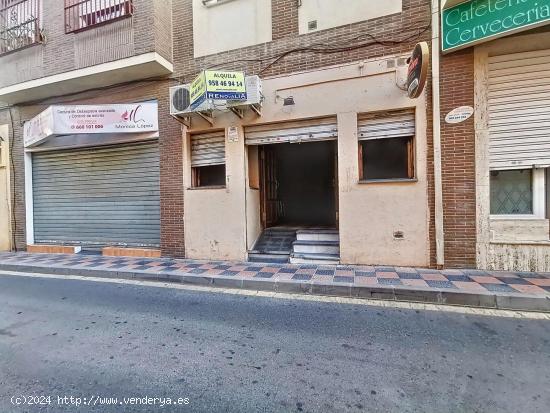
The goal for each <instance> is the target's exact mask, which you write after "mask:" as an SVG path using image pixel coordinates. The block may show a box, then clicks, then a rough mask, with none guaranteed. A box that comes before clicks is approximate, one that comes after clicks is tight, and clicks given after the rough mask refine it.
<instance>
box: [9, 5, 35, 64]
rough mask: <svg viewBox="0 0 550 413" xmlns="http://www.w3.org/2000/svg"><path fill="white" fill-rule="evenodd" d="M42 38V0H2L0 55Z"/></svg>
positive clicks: (29, 44)
mask: <svg viewBox="0 0 550 413" xmlns="http://www.w3.org/2000/svg"><path fill="white" fill-rule="evenodd" d="M40 40H41V34H40V0H0V55H2V54H6V53H10V52H13V51H16V50H19V49H23V48H24V47H27V46H31V45H33V44H35V43H38V42H40Z"/></svg>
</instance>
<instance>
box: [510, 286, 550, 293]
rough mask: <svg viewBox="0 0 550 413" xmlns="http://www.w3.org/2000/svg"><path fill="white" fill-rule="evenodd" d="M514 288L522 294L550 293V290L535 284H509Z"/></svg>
mask: <svg viewBox="0 0 550 413" xmlns="http://www.w3.org/2000/svg"><path fill="white" fill-rule="evenodd" d="M510 287H512V288H513V289H514V290H517V291H519V292H520V293H524V294H537V295H543V294H545V293H546V294H550V291H546V290H544V289H543V288H541V287H537V286H536V285H532V284H529V285H523V284H513V285H510Z"/></svg>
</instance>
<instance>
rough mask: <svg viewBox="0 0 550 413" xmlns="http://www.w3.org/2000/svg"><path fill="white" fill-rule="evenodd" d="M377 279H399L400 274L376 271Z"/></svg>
mask: <svg viewBox="0 0 550 413" xmlns="http://www.w3.org/2000/svg"><path fill="white" fill-rule="evenodd" d="M376 277H377V278H395V279H399V274H397V273H396V272H395V271H376Z"/></svg>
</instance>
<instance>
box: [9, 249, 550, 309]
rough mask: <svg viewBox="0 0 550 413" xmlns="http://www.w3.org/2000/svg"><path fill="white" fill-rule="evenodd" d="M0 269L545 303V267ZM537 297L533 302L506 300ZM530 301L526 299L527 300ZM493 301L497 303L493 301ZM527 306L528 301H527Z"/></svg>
mask: <svg viewBox="0 0 550 413" xmlns="http://www.w3.org/2000/svg"><path fill="white" fill-rule="evenodd" d="M0 270H9V271H27V272H37V273H40V272H46V273H57V274H74V275H90V276H92V275H93V276H101V277H122V278H139V279H153V280H159V281H174V282H184V283H200V284H212V285H216V286H223V287H235V288H249V289H259V290H273V291H284V292H301V293H312V294H328V295H346V296H355V297H363V298H386V299H387V298H390V299H404V300H413V301H424V302H440V303H448V304H465V305H476V306H487V307H502V308H516V309H538V310H546V309H548V310H550V274H541V273H531V272H500V271H481V270H466V269H463V270H454V269H453V270H443V271H438V270H433V269H421V268H402V267H378V266H374V267H373V266H344V265H338V266H319V265H292V264H260V263H247V262H226V261H195V260H171V259H139V258H125V257H124V258H121V257H103V256H96V255H81V254H77V255H55V254H27V253H0ZM527 299H538V300H537V308H518V305H516V304H511V302H512V301H514V302H515V303H520V302H525V303H527V302H528V301H529V300H527ZM531 301H532V300H531ZM499 302H500V304H499ZM527 307H529V306H527Z"/></svg>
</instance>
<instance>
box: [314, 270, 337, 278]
mask: <svg viewBox="0 0 550 413" xmlns="http://www.w3.org/2000/svg"><path fill="white" fill-rule="evenodd" d="M315 275H330V276H332V275H334V270H326V269H318V270H317V271H315Z"/></svg>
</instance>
